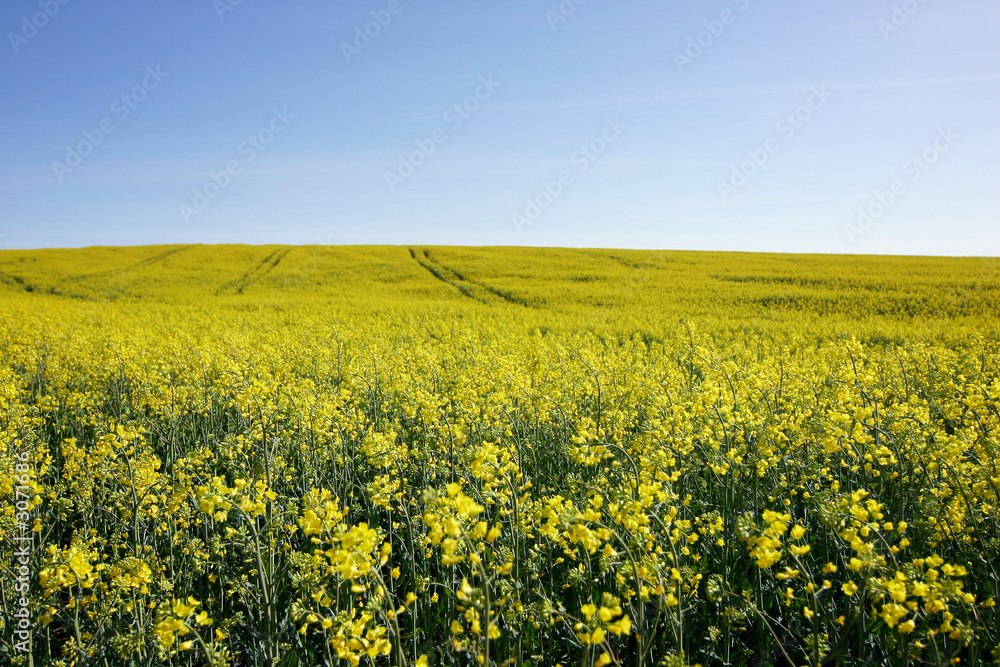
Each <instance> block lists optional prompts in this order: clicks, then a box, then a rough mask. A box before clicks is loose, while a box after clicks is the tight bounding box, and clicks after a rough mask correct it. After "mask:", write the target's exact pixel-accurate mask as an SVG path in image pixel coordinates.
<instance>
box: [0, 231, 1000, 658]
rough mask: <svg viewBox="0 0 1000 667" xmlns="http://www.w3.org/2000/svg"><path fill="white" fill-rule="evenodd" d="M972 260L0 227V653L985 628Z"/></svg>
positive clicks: (995, 280) (871, 650)
mask: <svg viewBox="0 0 1000 667" xmlns="http://www.w3.org/2000/svg"><path fill="white" fill-rule="evenodd" d="M998 268H1000V260H997V259H995V258H992V259H991V258H918V257H865V256H859V257H844V256H829V255H812V256H805V255H776V254H775V255H766V254H750V253H701V252H671V251H627V250H578V249H538V248H458V247H423V246H421V247H416V246H414V247H382V246H358V247H333V246H310V247H288V246H201V245H195V246H158V247H138V248H87V249H81V250H39V251H14V250H5V251H0V350H2V352H3V356H2V362H0V438H2V445H0V540H2V554H0V556H2V558H0V594H2V601H3V617H2V620H3V627H2V628H0V662H3V663H4V664H7V663H8V662H9V663H10V664H28V662H27V661H26V659H25V656H26V654H25V653H24V652H23V650H22V649H25V648H27V649H29V650H30V652H31V654H32V655H33V658H34V664H36V665H50V664H51V665H66V666H68V665H78V666H82V665H108V666H110V665H115V666H118V665H122V666H125V665H129V666H132V665H154V664H170V665H213V666H217V665H234V666H236V665H255V666H256V665H260V666H263V665H268V666H270V665H280V666H282V667H291V666H295V665H301V666H302V667H307V666H310V667H311V666H312V665H319V664H329V665H334V664H344V665H347V664H392V665H404V664H405V665H414V664H415V665H475V664H495V665H501V664H515V663H516V664H518V665H522V664H523V665H555V664H565V665H571V664H584V665H601V666H602V667H603V665H609V664H613V665H648V666H652V665H663V664H666V665H685V664H690V665H694V664H702V665H710V664H712V665H715V664H726V665H746V666H748V667H752V666H757V665H766V664H771V665H780V664H795V665H804V664H809V665H819V664H845V665H917V664H934V665H945V664H983V663H988V662H990V661H991V660H993V661H994V663H996V664H1000V636H998V630H997V628H998V625H1000V618H998V616H997V614H996V611H995V599H996V598H997V597H1000V576H998V565H997V563H1000V469H998V468H997V462H996V461H997V455H998V449H1000V441H998V437H1000V436H998V433H1000V372H998V360H1000V324H998V318H997V313H998V312H1000V298H998V297H1000V271H998ZM26 544H27V545H29V546H28V551H27V552H25V551H24V545H26ZM25 563H27V564H25ZM25 568H26V569H25ZM22 603H26V605H25V604H22ZM22 610H23V611H22ZM24 619H27V620H24ZM508 661H512V662H508Z"/></svg>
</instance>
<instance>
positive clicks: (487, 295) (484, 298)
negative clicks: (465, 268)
mask: <svg viewBox="0 0 1000 667" xmlns="http://www.w3.org/2000/svg"><path fill="white" fill-rule="evenodd" d="M409 250H410V257H412V258H413V259H414V260H415V261H416V262H417V264H419V265H420V266H422V267H423V268H424V269H426V270H427V272H428V273H430V274H431V275H432V276H434V277H435V278H437V279H438V280H440V281H441V282H443V283H445V284H446V285H450V286H451V287H454V288H456V289H457V290H458V291H459V292H461V293H462V295H463V296H466V297H468V298H470V299H472V300H474V301H478V302H480V303H485V304H491V303H498V302H503V303H508V304H511V305H515V306H521V307H523V308H534V306H532V305H531V304H529V303H528V302H527V301H525V300H523V299H520V298H518V297H516V296H514V295H513V294H510V293H509V292H504V291H502V290H498V289H496V288H495V287H490V286H489V285H486V284H484V283H481V282H479V281H477V280H472V279H471V278H468V277H466V276H464V275H462V274H461V273H459V272H458V271H456V270H455V269H452V268H449V267H447V266H445V265H444V264H442V263H441V262H439V261H438V260H436V259H435V258H434V257H433V256H432V255H431V253H430V251H429V250H417V249H415V248H410V249H409Z"/></svg>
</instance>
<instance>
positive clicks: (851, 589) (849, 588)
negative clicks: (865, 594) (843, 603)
mask: <svg viewBox="0 0 1000 667" xmlns="http://www.w3.org/2000/svg"><path fill="white" fill-rule="evenodd" d="M840 589H841V590H842V591H844V593H846V594H847V595H854V594H855V593H857V592H858V585H857V584H856V583H854V582H853V581H848V582H847V583H846V584H844V585H843V586H841V587H840Z"/></svg>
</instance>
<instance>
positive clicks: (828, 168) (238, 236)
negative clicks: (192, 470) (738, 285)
mask: <svg viewBox="0 0 1000 667" xmlns="http://www.w3.org/2000/svg"><path fill="white" fill-rule="evenodd" d="M63 3H65V4H63ZM577 3H579V4H577ZM0 28H2V31H3V33H4V42H3V44H0V247H2V248H38V247H77V246H87V245H137V244H152V243H191V242H201V243H224V242H235V243H254V244H259V243H288V244H315V243H328V244H355V243H385V244H413V243H420V244H449V245H544V246H577V247H628V248H677V249H712V250H755V251H756V250H759V251H782V252H784V251H787V252H834V253H899V254H956V255H991V256H995V255H998V254H1000V225H998V222H1000V178H998V177H1000V160H998V159H997V158H998V156H1000V123H998V122H997V118H1000V39H997V36H998V35H1000V3H997V2H996V1H995V0H947V2H946V1H945V0H923V2H921V0H906V1H905V2H904V1H900V0H894V1H892V0H814V1H812V2H802V1H801V0H798V1H796V2H793V1H792V0H770V1H769V2H764V0H704V1H700V0H699V1H694V0H690V1H686V0H672V1H670V2H664V1H663V0H658V1H656V2H652V1H650V2H647V1H644V0H637V1H634V2H631V1H623V2H617V3H612V2H610V1H608V0H582V1H581V0H562V1H561V2H560V0H523V1H520V0H502V1H501V0H471V1H470V0H464V1H461V2H460V1H458V0H451V1H436V0H374V1H371V0H364V1H352V2H349V3H348V2H338V3H334V2H319V1H317V0H302V1H300V2H294V3H279V2H277V1H274V0H242V1H241V2H237V0H216V1H215V2H213V1H212V0H197V1H196V0H172V1H171V2H169V3H166V2H153V1H151V0H128V1H126V0H105V1H103V2H101V3H88V2H83V1H82V0H30V1H29V0H8V1H7V2H5V3H4V4H3V6H2V8H0ZM366 32H367V34H366Z"/></svg>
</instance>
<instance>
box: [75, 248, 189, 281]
mask: <svg viewBox="0 0 1000 667" xmlns="http://www.w3.org/2000/svg"><path fill="white" fill-rule="evenodd" d="M193 247H194V246H192V245H186V246H181V247H180V248H171V249H170V250H165V251H163V252H161V253H158V254H156V255H153V256H152V257H147V258H146V259H143V260H140V261H138V262H135V263H134V264H129V265H128V266H123V267H122V268H120V269H109V270H107V271H97V272H95V273H83V274H81V275H78V276H70V277H68V278H63V279H62V281H63V282H64V283H73V282H79V281H81V280H86V279H87V278H102V277H104V276H111V275H115V274H116V273H122V272H123V271H131V270H133V269H140V268H142V267H145V266H149V265H150V264H156V263H157V262H161V261H163V260H165V259H166V258H167V257H170V256H171V255H176V254H177V253H179V252H184V251H185V250H190V249H191V248H193Z"/></svg>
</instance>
